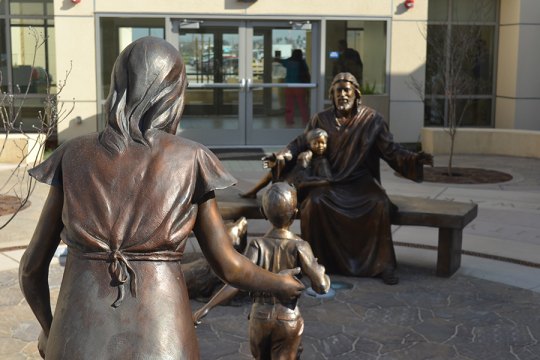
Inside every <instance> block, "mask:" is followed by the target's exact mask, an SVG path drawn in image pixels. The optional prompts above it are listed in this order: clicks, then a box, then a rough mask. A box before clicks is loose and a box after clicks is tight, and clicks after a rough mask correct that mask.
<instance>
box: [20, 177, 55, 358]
mask: <svg viewBox="0 0 540 360" xmlns="http://www.w3.org/2000/svg"><path fill="white" fill-rule="evenodd" d="M63 204H64V193H63V192H62V189H61V188H59V187H56V186H51V189H50V191H49V195H48V197H47V200H46V201H45V205H44V206H43V210H42V211H41V216H40V218H39V221H38V223H37V226H36V229H35V231H34V235H33V236H32V240H31V241H30V244H29V245H28V248H26V251H25V252H24V254H23V256H22V258H21V263H20V266H19V284H20V286H21V290H22V292H23V294H24V297H25V298H26V301H28V305H30V308H31V309H32V311H33V312H34V315H35V316H36V318H37V320H38V321H39V323H40V325H41V328H42V329H43V332H42V335H40V344H39V347H40V352H42V351H43V354H42V355H44V352H45V348H44V346H46V341H47V338H48V336H49V330H50V329H51V323H52V311H51V299H50V294H49V281H48V275H49V264H50V263H51V259H52V258H53V256H54V252H55V251H56V248H57V247H58V244H59V243H60V232H61V231H62V229H63V227H64V225H63V223H62V206H63Z"/></svg>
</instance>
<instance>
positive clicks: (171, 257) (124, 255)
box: [68, 247, 183, 308]
mask: <svg viewBox="0 0 540 360" xmlns="http://www.w3.org/2000/svg"><path fill="white" fill-rule="evenodd" d="M68 252H69V253H72V254H73V255H75V256H77V257H78V258H80V259H85V260H100V261H105V262H107V263H109V275H110V276H111V285H112V286H118V297H117V298H116V301H115V302H114V303H113V304H112V305H111V306H112V307H115V308H116V307H118V306H120V304H121V303H122V301H123V300H124V293H125V290H124V284H125V283H126V282H127V281H128V279H129V280H130V281H129V288H130V292H131V295H132V296H133V297H137V275H136V274H135V271H134V269H133V267H132V266H131V265H130V263H129V262H130V261H179V260H180V259H181V258H182V255H183V253H182V252H177V251H154V252H148V253H140V252H137V253H135V252H128V251H123V250H121V249H120V250H111V251H100V252H82V251H81V250H79V249H77V248H74V247H69V250H68Z"/></svg>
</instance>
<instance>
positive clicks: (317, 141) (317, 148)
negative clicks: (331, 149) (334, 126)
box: [306, 128, 328, 155]
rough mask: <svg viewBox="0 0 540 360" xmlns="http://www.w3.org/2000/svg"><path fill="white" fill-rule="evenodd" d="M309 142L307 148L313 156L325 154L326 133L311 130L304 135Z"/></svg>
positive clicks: (320, 130) (321, 130)
mask: <svg viewBox="0 0 540 360" xmlns="http://www.w3.org/2000/svg"><path fill="white" fill-rule="evenodd" d="M306 139H307V141H308V142H309V148H310V150H311V151H313V153H314V154H315V155H323V154H324V153H325V152H326V144H327V140H328V133H327V132H326V131H324V130H323V129H319V128H316V129H313V130H311V131H309V132H308V133H307V135H306Z"/></svg>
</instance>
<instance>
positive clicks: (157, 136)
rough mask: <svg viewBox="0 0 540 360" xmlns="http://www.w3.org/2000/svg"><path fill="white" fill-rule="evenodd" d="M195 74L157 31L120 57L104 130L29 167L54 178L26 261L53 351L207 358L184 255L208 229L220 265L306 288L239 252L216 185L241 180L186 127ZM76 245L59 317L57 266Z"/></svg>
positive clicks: (28, 292) (228, 271) (26, 278)
mask: <svg viewBox="0 0 540 360" xmlns="http://www.w3.org/2000/svg"><path fill="white" fill-rule="evenodd" d="M186 85H187V81H186V71H185V66H184V63H183V61H182V58H181V56H180V54H179V53H178V51H177V50H176V49H174V47H173V46H172V45H170V44H169V43H167V42H166V41H164V40H162V39H158V38H153V37H145V38H142V39H139V40H137V41H135V42H133V43H132V44H130V45H129V46H127V47H126V49H125V50H124V51H122V53H121V54H120V55H119V57H118V59H117V60H116V63H115V66H114V68H113V73H112V76H111V89H110V94H109V96H108V98H107V101H106V104H105V115H106V117H107V127H106V129H105V130H104V131H102V132H100V133H95V134H89V135H86V136H83V137H79V138H75V139H73V140H70V141H67V142H65V143H64V144H62V145H61V146H60V147H59V148H58V149H57V150H56V151H55V152H54V153H53V154H52V155H51V156H50V157H49V158H48V159H47V160H46V161H45V162H43V163H42V164H41V165H39V166H38V167H36V168H34V169H32V170H31V171H30V174H31V175H32V176H33V177H35V178H36V179H37V180H39V181H41V182H45V183H47V184H50V185H51V188H50V192H49V196H48V198H47V200H46V203H45V205H44V207H43V211H42V214H41V217H40V219H39V221H38V224H37V227H36V230H35V233H34V235H33V237H32V240H31V241H30V244H29V246H28V248H27V250H26V252H25V254H24V255H23V257H22V259H21V263H20V284H21V288H22V291H23V294H24V296H25V298H26V300H27V301H28V304H29V305H30V307H31V308H32V311H33V312H34V314H35V316H36V317H37V319H38V321H39V323H40V325H41V327H42V332H41V334H40V336H39V344H38V347H39V350H40V353H41V355H42V356H46V357H47V358H50V359H68V358H69V359H197V358H198V357H199V349H198V344H197V339H196V336H195V329H194V327H193V323H192V319H191V308H190V304H189V299H188V296H187V289H186V284H185V282H184V278H183V274H182V270H181V266H180V260H181V258H182V255H183V251H184V247H185V244H186V241H187V238H188V235H189V234H190V233H191V231H192V230H193V232H194V233H195V235H196V236H197V239H198V242H199V244H200V247H201V249H202V251H203V253H204V255H205V256H206V257H207V259H208V261H209V263H210V265H211V267H212V268H213V270H214V271H215V273H216V274H217V275H218V276H219V277H220V278H222V279H223V280H225V281H226V282H229V283H231V284H233V285H234V286H237V287H239V288H244V289H249V290H265V291H269V292H270V293H273V295H274V296H276V297H277V298H279V299H280V300H282V301H292V300H294V299H295V298H296V297H297V296H299V294H300V292H301V290H302V289H303V285H302V284H300V283H299V282H298V281H297V280H296V279H294V277H293V276H292V275H290V274H287V275H279V274H273V273H271V272H268V271H265V270H263V269H261V268H259V267H257V266H255V265H254V264H253V263H251V262H250V261H249V260H247V259H245V258H244V257H243V256H241V255H240V254H239V253H237V252H236V251H235V250H234V248H233V246H232V243H231V241H230V239H229V237H228V235H227V230H226V228H225V227H224V225H223V222H222V219H221V216H220V214H219V212H218V208H217V205H216V201H215V198H214V190H216V189H220V188H225V187H227V186H230V185H231V184H233V183H234V182H235V179H234V178H233V177H232V176H231V175H230V174H229V173H228V172H227V171H225V170H224V169H223V167H222V166H221V164H220V162H219V160H218V159H217V158H216V157H215V156H214V155H213V154H212V153H211V152H210V151H209V150H208V149H206V148H205V147H204V146H202V145H200V144H197V143H195V142H192V141H189V140H187V139H182V138H181V137H178V136H175V132H176V129H177V128H178V123H179V121H180V117H181V114H182V109H183V105H184V93H185V88H186ZM60 239H62V241H63V242H64V243H66V244H67V245H68V249H69V251H68V256H67V261H66V268H65V272H64V277H63V280H62V285H61V288H60V293H59V295H58V302H57V304H56V308H55V313H54V316H53V314H52V311H51V306H50V293H49V284H48V281H47V274H48V269H49V264H50V261H51V259H52V257H53V255H54V252H55V250H56V248H57V246H58V244H59V242H60Z"/></svg>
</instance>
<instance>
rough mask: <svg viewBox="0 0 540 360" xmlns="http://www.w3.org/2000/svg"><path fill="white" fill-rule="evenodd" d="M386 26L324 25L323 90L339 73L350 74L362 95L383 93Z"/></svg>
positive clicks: (358, 23)
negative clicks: (325, 52) (325, 53)
mask: <svg viewBox="0 0 540 360" xmlns="http://www.w3.org/2000/svg"><path fill="white" fill-rule="evenodd" d="M386 40H387V39H386V22H385V21H367V20H366V21H364V20H335V21H327V25H326V49H327V50H328V51H327V58H326V71H325V73H326V77H325V83H326V88H327V89H328V88H329V87H330V84H331V81H332V78H333V77H334V75H336V74H337V73H338V72H344V71H345V72H350V73H352V74H353V75H355V77H356V78H357V80H358V81H359V82H360V84H361V87H362V93H363V94H365V95H370V94H384V93H386Z"/></svg>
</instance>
